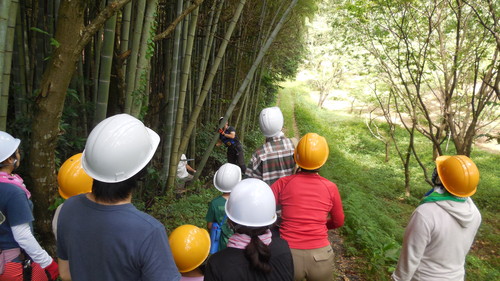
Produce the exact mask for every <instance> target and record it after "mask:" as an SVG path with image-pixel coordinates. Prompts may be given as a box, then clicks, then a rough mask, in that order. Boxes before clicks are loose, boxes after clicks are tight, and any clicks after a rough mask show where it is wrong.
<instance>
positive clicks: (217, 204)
mask: <svg viewBox="0 0 500 281" xmlns="http://www.w3.org/2000/svg"><path fill="white" fill-rule="evenodd" d="M240 181H241V169H240V167H238V166H237V165H235V164H231V163H226V164H224V165H222V166H221V167H220V168H219V170H218V171H217V172H216V173H215V175H214V186H215V188H217V190H219V191H220V192H222V194H221V195H219V196H217V197H216V198H214V199H213V200H212V201H210V203H209V204H208V211H207V215H206V216H205V220H206V221H207V229H208V231H209V232H211V230H212V226H213V224H214V223H218V224H219V225H222V227H221V236H220V240H219V245H218V247H217V249H211V251H210V252H212V253H214V252H217V251H220V250H222V249H225V248H226V245H227V241H228V240H229V237H231V235H233V230H232V229H231V228H230V227H229V225H228V224H227V215H226V211H225V206H226V201H227V200H228V199H229V195H230V194H231V190H232V189H233V187H234V186H235V185H236V184H237V183H239V182H240ZM212 240H213V237H212Z"/></svg>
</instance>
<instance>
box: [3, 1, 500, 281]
mask: <svg viewBox="0 0 500 281" xmlns="http://www.w3.org/2000/svg"><path fill="white" fill-rule="evenodd" d="M0 71H1V72H0V131H4V132H7V133H8V134H10V135H12V136H13V137H14V138H16V139H19V140H20V145H19V144H18V145H19V148H18V152H19V154H20V159H22V161H21V162H22V164H19V163H18V164H17V165H18V168H17V169H16V170H15V173H16V174H19V175H21V176H22V177H23V179H24V184H25V185H26V188H27V189H28V190H29V192H30V193H31V200H32V201H33V211H32V212H33V216H34V218H35V220H33V228H32V231H33V233H34V236H35V237H36V239H37V240H38V242H39V243H40V245H41V246H42V248H44V249H46V250H47V252H48V253H49V254H50V256H52V257H54V260H57V259H56V258H57V253H58V251H57V247H56V245H57V242H56V236H55V235H54V233H53V228H52V227H53V225H52V220H53V218H54V213H55V210H56V209H57V208H58V206H60V205H61V204H62V203H63V202H64V201H65V199H66V198H65V196H62V195H61V193H60V192H61V190H60V188H61V187H60V182H59V181H58V173H59V170H60V169H61V166H62V165H63V163H65V161H66V160H68V159H70V158H71V157H72V156H74V155H76V154H78V153H82V152H83V151H84V149H85V147H86V142H87V140H88V137H89V134H90V133H91V132H92V130H93V129H94V128H95V127H96V126H97V125H98V124H100V122H102V121H103V120H106V119H107V118H108V117H111V116H115V115H117V114H122V113H126V114H128V115H130V116H133V117H134V118H137V119H138V120H140V121H141V122H142V123H143V124H144V125H145V126H146V127H147V128H150V129H151V130H152V131H154V132H156V133H157V134H158V135H159V137H160V142H159V145H158V148H157V149H156V151H155V152H154V156H152V159H151V162H150V163H149V164H148V165H147V166H146V172H145V173H146V174H145V176H144V178H143V179H142V180H140V181H138V183H137V185H138V187H137V188H136V189H134V191H133V193H132V203H133V204H134V206H136V207H137V209H139V210H140V211H142V212H144V213H147V214H148V215H150V216H152V217H154V218H155V219H157V220H158V221H160V222H161V223H162V224H163V225H164V226H165V229H166V233H167V234H168V235H170V234H171V232H172V231H173V230H174V229H175V228H177V227H179V226H181V225H184V224H190V225H195V226H197V227H199V228H203V229H207V221H206V220H205V214H207V206H208V203H209V202H210V201H211V200H212V199H213V198H215V197H216V196H219V195H220V194H221V193H220V192H219V190H217V189H216V188H214V184H217V183H216V179H215V177H214V175H215V174H216V172H217V170H218V169H219V167H221V165H223V164H225V163H226V162H231V161H230V160H228V159H229V157H230V156H229V149H230V147H229V146H228V147H227V149H226V147H225V146H224V143H222V144H223V145H222V146H219V145H220V140H221V139H222V140H223V142H224V138H223V137H221V134H222V135H223V136H224V135H225V133H226V132H228V131H224V130H226V128H227V127H225V124H226V122H227V124H229V128H232V129H233V131H234V128H235V130H236V134H237V136H238V140H239V142H240V143H241V145H242V147H243V150H242V151H244V155H243V156H242V157H243V158H244V162H245V163H244V164H245V165H246V167H247V169H246V171H247V172H246V176H245V169H244V168H242V178H243V179H246V178H248V177H249V174H248V171H249V169H251V168H252V163H251V162H253V161H256V160H255V154H254V152H256V151H258V150H257V149H258V148H260V147H261V146H262V145H263V144H264V143H265V142H267V141H268V139H269V136H267V135H266V134H265V133H264V135H263V131H264V129H263V127H262V126H263V125H262V123H259V122H260V120H261V119H259V118H262V116H261V115H262V113H261V111H262V112H264V111H263V109H265V108H269V107H279V108H280V111H281V112H282V115H283V116H282V117H283V119H284V125H283V126H282V127H283V129H282V133H283V134H282V135H283V136H286V137H287V138H290V139H291V140H293V142H294V146H295V147H296V149H297V142H298V141H299V140H300V141H302V140H301V138H302V137H304V136H305V135H306V134H308V133H317V134H319V135H321V136H323V137H324V138H325V139H326V141H327V142H328V147H329V149H327V157H328V160H327V161H326V163H325V164H324V166H323V167H322V168H321V169H320V170H319V172H318V173H319V174H320V175H321V176H322V177H324V178H326V179H327V180H329V181H331V182H334V183H335V184H336V185H337V186H338V191H339V194H340V196H341V198H342V206H341V207H343V212H344V214H345V221H344V222H343V226H341V227H338V228H337V229H335V230H333V229H332V230H328V232H327V233H328V237H327V238H325V239H328V240H329V241H330V243H331V247H332V248H333V252H334V261H333V264H334V266H333V267H334V273H333V276H332V279H331V280H344V281H345V280H351V281H354V280H430V279H426V278H424V279H403V278H402V279H397V277H396V276H397V274H399V273H398V272H399V270H400V268H399V266H400V265H399V264H398V259H401V258H403V256H404V255H405V254H406V252H405V250H404V242H403V239H409V238H408V235H410V234H408V233H405V227H406V226H407V225H408V224H409V221H410V218H412V216H413V215H414V213H413V212H414V210H415V208H417V207H418V208H420V207H419V206H422V205H421V204H422V202H421V199H422V198H423V197H424V194H426V192H427V191H428V190H429V189H431V188H434V185H435V184H436V181H435V179H436V174H434V176H433V171H434V173H437V172H436V171H438V170H439V169H438V168H437V166H436V165H439V163H440V162H439V161H438V160H437V159H441V158H439V157H440V156H443V155H460V156H464V157H467V158H466V159H469V158H470V159H472V161H474V162H473V164H474V163H475V165H477V169H478V170H479V174H478V177H479V178H478V181H479V184H477V183H476V185H477V193H476V194H475V195H473V196H470V198H472V199H473V200H474V202H475V204H476V205H477V209H478V210H479V211H480V213H481V217H480V223H481V224H480V226H479V228H478V230H477V234H475V233H474V234H475V238H474V242H473V243H472V246H470V251H468V250H466V251H465V253H464V255H465V254H467V251H468V254H467V255H466V257H465V263H464V264H462V265H461V267H462V268H465V271H464V272H465V273H463V274H465V275H464V276H465V277H464V280H471V281H476V280H479V281H480V280H499V279H500V259H499V253H498V250H499V245H500V228H499V226H500V224H499V217H498V212H499V207H498V205H499V204H498V203H499V202H500V201H499V200H500V119H499V116H500V74H499V73H500V2H499V1H495V0H433V1H423V0H45V1H40V0H0ZM280 114H281V113H280ZM269 122H274V121H269ZM226 126H227V125H226ZM221 128H222V129H221ZM280 128H281V127H280ZM261 130H262V131H261ZM229 132H230V131H229ZM299 144H300V143H299ZM2 145H3V144H2ZM226 145H227V144H226ZM1 149H2V148H0V150H1ZM226 153H227V155H226ZM241 153H243V152H241ZM297 153H298V152H297V150H295V156H294V157H295V161H296V162H297V160H298V159H297V158H298V155H297ZM10 154H12V152H10V153H9V155H7V156H6V157H5V158H2V159H1V160H2V161H3V160H5V159H7V157H8V156H10ZM179 159H181V162H182V161H185V162H184V163H188V166H189V167H188V168H187V169H188V170H187V171H188V172H189V174H190V183H189V184H187V183H186V184H184V183H183V182H182V181H180V180H179V178H178V168H179V167H180V166H179V165H180V164H179V163H180V162H179ZM7 160H8V159H7ZM7 160H5V161H7ZM17 160H18V159H16V161H17ZM299 160H300V159H299ZM0 163H4V162H1V161H0ZM235 164H236V163H235ZM297 164H299V163H297ZM2 165H3V166H5V165H7V164H2ZM12 165H15V164H12ZM245 165H243V166H245ZM253 165H254V166H255V164H253ZM3 166H0V168H2V167H3ZM239 166H240V167H242V165H241V163H240V164H239ZM299 166H300V165H298V167H299ZM320 166H321V165H320ZM14 167H16V166H14ZM300 167H301V168H304V167H302V166H300ZM435 167H436V169H434V168H435ZM474 167H475V166H474ZM84 168H85V167H84ZM190 169H191V170H190ZM304 169H306V168H304ZM306 170H307V169H306ZM312 170H315V169H312ZM438 172H439V171H438ZM439 176H440V175H438V177H439ZM59 180H60V179H59ZM441 181H442V182H443V184H444V187H446V184H445V182H444V181H443V180H441ZM0 183H1V181H0ZM90 184H91V183H90ZM476 185H474V188H475V187H476ZM269 186H271V184H269ZM272 189H273V191H274V186H273V187H272ZM89 191H90V190H89ZM452 193H453V192H452ZM426 195H428V194H426ZM454 195H456V194H454ZM467 196H469V195H467ZM230 198H231V197H230ZM277 200H278V199H277ZM1 201H2V200H1V198H0V203H1ZM228 204H229V201H228ZM278 205H280V204H278ZM0 207H2V206H1V204H0ZM2 208H3V207H2ZM226 208H228V206H227V205H226ZM283 208H285V204H284V205H283ZM2 210H3V209H2ZM4 212H6V211H2V212H1V213H0V214H2V213H4ZM283 214H284V218H283V219H284V220H286V215H285V214H290V213H289V212H286V211H285V209H283ZM328 218H331V214H330V213H328ZM2 222H3V221H2ZM0 224H1V223H0ZM283 226H284V227H286V226H287V224H286V222H285V223H284V225H283ZM282 230H283V229H282ZM325 230H326V228H325ZM208 231H209V232H210V228H209V229H208ZM283 231H284V230H283ZM0 235H1V232H0ZM282 236H283V233H282ZM457 236H459V235H457ZM259 237H260V236H259ZM286 237H287V236H286V235H285V236H283V238H284V239H285V240H287V239H286ZM325 237H326V234H325ZM457 239H460V238H457ZM0 240H1V241H3V238H2V239H0ZM325 241H326V240H325ZM171 243H172V242H171ZM288 243H292V242H290V241H288ZM449 243H455V241H450V242H449ZM457 243H459V242H457ZM0 245H1V242H0ZM290 248H292V254H293V253H294V252H293V250H294V249H293V247H290ZM1 250H3V249H0V253H1ZM221 253H222V252H221ZM174 254H175V253H174ZM217 254H218V253H217ZM400 256H401V258H400ZM424 256H425V254H424ZM214 257H215V256H214ZM210 258H211V257H210V256H209V258H208V262H210ZM205 262H206V261H205ZM295 262H296V260H295V256H294V263H295ZM399 262H400V263H401V260H400V261H399ZM443 263H446V262H445V261H443ZM422 264H424V265H422ZM422 264H421V265H420V266H425V263H422ZM438 264H439V263H438ZM59 266H61V264H60V265H59ZM2 267H3V266H2ZM70 267H71V268H72V266H71V260H70ZM431 267H432V266H431ZM60 269H61V267H60ZM72 269H73V268H72ZM420 269H421V268H420ZM295 270H297V269H296V268H295ZM422 270H424V269H422ZM292 272H293V268H292ZM181 273H182V271H181ZM295 274H297V273H295ZM1 276H2V275H1V272H0V280H4V279H2V277H1ZM295 276H296V278H297V275H295ZM449 276H452V274H451V273H450V275H449ZM62 277H64V276H63V275H61V276H60V277H59V278H62ZM73 277H75V276H73ZM206 278H209V277H208V276H207V277H206ZM415 278H416V277H415ZM450 278H451V277H450ZM73 279H75V280H85V279H77V278H73ZM306 279H308V278H306ZM306 279H304V280H306ZM431 279H432V278H431ZM436 279H439V278H436ZM9 280H10V279H9ZM25 280H26V279H25ZM33 280H35V279H33ZM59 280H66V279H64V278H63V279H59ZM165 280H167V279H165ZM168 280H170V279H168ZM210 280H212V279H210ZM214 280H215V279H214ZM224 280H225V279H224ZM265 280H268V279H265ZM295 280H298V279H295ZM308 280H318V279H308ZM439 280H462V279H453V278H452V279H444V278H443V279H439Z"/></svg>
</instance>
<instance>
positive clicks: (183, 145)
mask: <svg viewBox="0 0 500 281" xmlns="http://www.w3.org/2000/svg"><path fill="white" fill-rule="evenodd" d="M245 2H246V0H240V2H239V3H238V6H237V8H236V11H235V13H234V15H233V18H232V19H231V23H230V24H229V26H228V28H227V30H226V34H225V35H224V39H223V40H222V42H221V44H220V47H219V51H218V52H217V56H216V58H215V60H214V63H213V65H212V68H211V69H210V71H209V73H208V77H207V79H206V80H205V83H204V84H203V89H202V91H201V94H200V96H199V98H198V100H197V101H196V105H195V107H194V109H193V112H192V114H191V118H190V119H189V123H188V125H187V127H186V130H185V131H184V136H183V138H184V139H188V138H190V137H191V133H192V132H193V129H194V127H195V125H196V121H197V120H198V116H199V115H200V112H201V109H202V107H203V103H204V102H205V98H206V97H207V94H208V91H209V90H210V88H211V87H212V82H213V79H214V77H215V74H216V72H217V69H218V68H219V65H220V62H221V60H222V57H223V56H224V53H225V52H226V48H227V45H228V43H229V39H231V36H232V34H233V31H234V28H235V26H236V23H237V22H238V19H239V18H240V15H241V12H242V10H243V7H244V6H245ZM225 119H227V116H226V118H225ZM214 144H215V142H214ZM187 145H188V142H182V143H181V145H180V146H179V153H183V152H184V151H186V148H187ZM197 171H198V174H199V172H200V171H201V169H200V170H198V169H197Z"/></svg>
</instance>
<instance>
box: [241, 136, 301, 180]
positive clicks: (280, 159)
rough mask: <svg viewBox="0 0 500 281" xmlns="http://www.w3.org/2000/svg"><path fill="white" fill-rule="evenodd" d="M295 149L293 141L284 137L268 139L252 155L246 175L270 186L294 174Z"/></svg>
mask: <svg viewBox="0 0 500 281" xmlns="http://www.w3.org/2000/svg"><path fill="white" fill-rule="evenodd" d="M294 149H295V148H294V146H293V143H292V141H291V140H290V139H289V138H286V137H284V136H277V137H272V138H266V143H265V144H263V145H262V146H261V147H259V148H258V149H257V150H256V151H255V152H254V154H253V155H252V159H251V160H250V165H249V166H248V167H247V170H246V172H245V174H246V175H247V176H248V177H251V178H257V179H260V180H263V181H264V182H266V183H267V184H268V185H269V186H270V185H271V184H273V183H274V182H275V181H276V180H278V179H279V178H281V177H285V176H289V175H291V174H292V173H293V169H294V168H295V160H294V159H293V152H294Z"/></svg>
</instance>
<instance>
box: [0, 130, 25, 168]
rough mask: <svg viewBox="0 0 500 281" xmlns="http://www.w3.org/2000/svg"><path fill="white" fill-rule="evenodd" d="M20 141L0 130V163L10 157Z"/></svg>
mask: <svg viewBox="0 0 500 281" xmlns="http://www.w3.org/2000/svg"><path fill="white" fill-rule="evenodd" d="M20 143H21V140H20V139H16V138H14V137H12V136H11V135H10V134H8V133H6V132H3V131H0V163H1V162H3V161H5V160H7V159H8V158H9V157H11V156H12V154H14V152H16V150H17V148H18V147H19V144H20Z"/></svg>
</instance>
